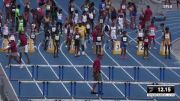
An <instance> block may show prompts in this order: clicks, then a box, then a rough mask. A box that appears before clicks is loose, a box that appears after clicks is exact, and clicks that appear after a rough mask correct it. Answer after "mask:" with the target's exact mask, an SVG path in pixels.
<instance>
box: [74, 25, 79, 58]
mask: <svg viewBox="0 0 180 101" xmlns="http://www.w3.org/2000/svg"><path fill="white" fill-rule="evenodd" d="M74 42H75V56H79V55H80V34H79V32H78V28H76V29H75V34H74Z"/></svg>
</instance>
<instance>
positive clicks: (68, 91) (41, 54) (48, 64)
mask: <svg viewBox="0 0 180 101" xmlns="http://www.w3.org/2000/svg"><path fill="white" fill-rule="evenodd" d="M40 46H41V43H40V44H39V45H38V52H39V54H40V55H41V57H42V58H43V59H44V61H45V62H46V64H47V65H48V66H49V67H50V69H51V71H52V72H53V73H54V75H55V76H56V78H57V79H59V76H58V75H57V73H56V72H55V71H54V69H53V68H52V66H51V65H50V64H49V62H48V60H47V59H46V58H45V57H44V55H43V54H42V52H41V51H40ZM61 84H62V86H63V87H64V89H65V90H66V91H67V93H68V94H69V95H71V93H70V92H69V90H68V89H67V88H66V86H65V85H64V83H62V82H61Z"/></svg>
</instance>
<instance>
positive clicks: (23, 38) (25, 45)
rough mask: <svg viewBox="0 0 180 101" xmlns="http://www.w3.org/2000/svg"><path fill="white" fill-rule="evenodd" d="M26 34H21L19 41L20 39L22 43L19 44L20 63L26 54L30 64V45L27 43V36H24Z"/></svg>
mask: <svg viewBox="0 0 180 101" xmlns="http://www.w3.org/2000/svg"><path fill="white" fill-rule="evenodd" d="M24 33H25V32H21V33H20V34H19V39H20V43H19V48H20V58H19V63H21V59H22V54H23V53H24V55H25V56H26V58H27V64H29V63H30V60H29V56H28V43H27V38H26V35H25V34H24Z"/></svg>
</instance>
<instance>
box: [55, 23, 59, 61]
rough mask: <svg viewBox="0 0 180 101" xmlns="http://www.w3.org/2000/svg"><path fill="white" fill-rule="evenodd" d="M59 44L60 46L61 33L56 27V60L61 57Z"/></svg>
mask: <svg viewBox="0 0 180 101" xmlns="http://www.w3.org/2000/svg"><path fill="white" fill-rule="evenodd" d="M59 44H60V33H59V30H58V26H56V31H55V46H54V58H55V57H58V56H59Z"/></svg>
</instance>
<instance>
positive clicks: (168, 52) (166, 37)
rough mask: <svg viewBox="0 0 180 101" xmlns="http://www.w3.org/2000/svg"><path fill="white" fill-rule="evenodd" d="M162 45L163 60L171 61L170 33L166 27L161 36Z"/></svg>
mask: <svg viewBox="0 0 180 101" xmlns="http://www.w3.org/2000/svg"><path fill="white" fill-rule="evenodd" d="M163 45H164V46H165V59H167V57H168V58H169V59H171V32H170V31H169V28H168V27H166V28H165V32H164V34H163Z"/></svg>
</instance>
